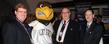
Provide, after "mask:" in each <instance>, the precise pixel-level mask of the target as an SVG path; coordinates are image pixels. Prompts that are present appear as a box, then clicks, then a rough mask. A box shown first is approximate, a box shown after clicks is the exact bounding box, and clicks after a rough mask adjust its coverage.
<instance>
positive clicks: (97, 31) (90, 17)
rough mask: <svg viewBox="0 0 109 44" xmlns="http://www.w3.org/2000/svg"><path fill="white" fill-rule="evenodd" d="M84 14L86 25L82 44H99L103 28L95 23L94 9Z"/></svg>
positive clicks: (83, 29)
mask: <svg viewBox="0 0 109 44" xmlns="http://www.w3.org/2000/svg"><path fill="white" fill-rule="evenodd" d="M84 14H85V19H86V22H85V25H84V26H82V31H83V32H82V33H83V36H81V37H83V40H82V44H99V42H100V39H101V36H102V31H103V27H102V26H101V25H100V24H98V23H96V22H94V11H93V10H92V9H87V10H86V11H85V12H84ZM84 27H85V28H84Z"/></svg>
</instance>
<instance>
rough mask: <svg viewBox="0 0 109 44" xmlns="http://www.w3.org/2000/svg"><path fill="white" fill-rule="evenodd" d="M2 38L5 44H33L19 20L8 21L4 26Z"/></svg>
mask: <svg viewBox="0 0 109 44" xmlns="http://www.w3.org/2000/svg"><path fill="white" fill-rule="evenodd" d="M2 37H3V44H31V41H30V38H29V36H28V34H27V32H26V31H25V29H24V27H23V26H22V25H21V24H20V23H19V22H18V21H17V20H12V21H8V22H7V23H5V24H4V26H3V28H2Z"/></svg>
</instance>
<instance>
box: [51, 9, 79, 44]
mask: <svg viewBox="0 0 109 44" xmlns="http://www.w3.org/2000/svg"><path fill="white" fill-rule="evenodd" d="M70 15H71V12H70V9H69V8H63V9H62V11H61V17H62V19H61V20H57V21H56V22H55V23H54V25H53V28H54V34H53V35H54V38H53V40H54V44H79V32H78V24H77V23H76V22H74V21H73V20H71V19H70Z"/></svg>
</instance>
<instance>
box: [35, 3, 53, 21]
mask: <svg viewBox="0 0 109 44" xmlns="http://www.w3.org/2000/svg"><path fill="white" fill-rule="evenodd" d="M35 16H36V18H37V20H39V21H50V20H51V19H52V18H53V9H52V6H51V5H50V3H48V2H45V1H42V2H39V3H38V5H37V7H36V10H35Z"/></svg>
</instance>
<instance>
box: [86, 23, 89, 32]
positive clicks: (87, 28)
mask: <svg viewBox="0 0 109 44" xmlns="http://www.w3.org/2000/svg"><path fill="white" fill-rule="evenodd" d="M89 27H90V26H89V25H88V24H87V27H86V31H87V32H88V30H89Z"/></svg>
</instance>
